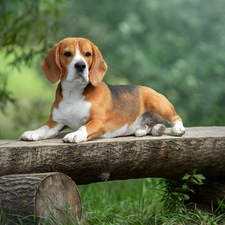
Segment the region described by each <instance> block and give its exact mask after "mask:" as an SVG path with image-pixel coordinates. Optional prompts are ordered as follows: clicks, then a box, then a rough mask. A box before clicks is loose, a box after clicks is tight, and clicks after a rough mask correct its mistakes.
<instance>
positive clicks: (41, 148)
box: [0, 127, 225, 202]
mask: <svg viewBox="0 0 225 225" xmlns="http://www.w3.org/2000/svg"><path fill="white" fill-rule="evenodd" d="M62 135H63V134H61V136H59V137H57V138H54V139H49V140H43V141H37V142H25V141H10V140H8V141H7V140H2V141H0V156H1V157H0V165H1V167H0V175H6V174H15V173H42V172H52V171H59V172H62V173H65V174H67V175H69V176H70V177H71V178H72V179H73V180H74V181H75V182H76V184H89V183H93V182H99V181H106V180H124V179H132V178H145V177H164V178H171V179H175V180H178V181H179V180H181V179H182V177H183V176H184V175H185V173H189V174H192V172H193V170H194V169H197V173H198V174H203V175H204V176H205V177H206V178H207V180H209V181H211V180H212V178H215V179H217V177H220V178H221V177H222V179H224V177H225V127H194V128H187V129H186V133H185V135H183V136H182V137H174V136H171V135H169V129H167V130H166V133H165V134H164V135H163V136H161V137H153V136H151V135H148V136H145V137H134V136H129V137H119V138H113V139H95V140H91V141H88V142H84V143H80V144H73V143H63V142H62ZM201 188H203V186H202V187H201ZM209 188H210V187H209ZM202 190H203V189H202ZM215 190H216V189H215ZM204 192H205V193H204ZM211 192H212V193H214V189H212V190H211ZM221 194H222V193H221ZM202 195H203V196H205V200H206V199H207V202H210V201H211V200H210V199H209V198H208V196H209V195H208V192H206V190H205V191H204V190H203V191H202ZM212 195H213V194H212ZM212 195H211V196H212ZM215 196H216V195H215ZM217 197H220V198H221V199H222V198H223V196H222V195H220V196H217ZM203 200H204V199H203V198H202V201H203ZM205 200H204V201H205Z"/></svg>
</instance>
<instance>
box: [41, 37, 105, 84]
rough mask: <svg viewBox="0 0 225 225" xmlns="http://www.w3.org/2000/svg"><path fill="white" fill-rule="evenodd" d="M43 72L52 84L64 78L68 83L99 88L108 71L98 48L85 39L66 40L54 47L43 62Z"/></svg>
mask: <svg viewBox="0 0 225 225" xmlns="http://www.w3.org/2000/svg"><path fill="white" fill-rule="evenodd" d="M41 66H42V70H43V71H44V74H45V76H46V77H47V79H48V80H49V81H50V82H51V83H56V82H57V81H59V80H60V79H61V78H62V77H65V78H66V80H67V81H68V82H71V83H73V82H80V83H84V84H85V83H88V82H91V84H92V85H93V86H98V85H99V84H100V83H101V81H102V79H103V77H104V75H105V72H106V70H107V65H106V63H105V61H104V60H103V58H102V55H101V53H100V51H99V50H98V47H97V46H95V45H94V44H93V43H91V42H90V41H89V40H87V39H84V38H66V39H64V40H62V41H60V42H59V43H58V44H56V45H54V46H53V48H52V49H51V50H50V52H49V53H48V55H47V56H46V57H45V59H44V60H43V62H42V64H41Z"/></svg>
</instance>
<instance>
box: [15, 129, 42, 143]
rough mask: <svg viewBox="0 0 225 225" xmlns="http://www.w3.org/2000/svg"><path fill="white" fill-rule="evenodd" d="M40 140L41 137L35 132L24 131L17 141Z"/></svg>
mask: <svg viewBox="0 0 225 225" xmlns="http://www.w3.org/2000/svg"><path fill="white" fill-rule="evenodd" d="M41 139H42V135H41V134H40V133H39V132H36V131H26V132H24V133H23V134H22V135H21V136H20V137H19V139H18V140H19V141H38V140H41Z"/></svg>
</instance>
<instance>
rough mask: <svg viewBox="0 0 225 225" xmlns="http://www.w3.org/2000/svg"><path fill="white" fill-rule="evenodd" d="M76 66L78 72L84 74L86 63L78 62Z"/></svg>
mask: <svg viewBox="0 0 225 225" xmlns="http://www.w3.org/2000/svg"><path fill="white" fill-rule="evenodd" d="M74 66H75V68H76V70H77V71H78V72H83V71H84V70H85V68H86V64H85V63H84V62H77V63H76V64H75V65H74Z"/></svg>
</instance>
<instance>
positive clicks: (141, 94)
mask: <svg viewBox="0 0 225 225" xmlns="http://www.w3.org/2000/svg"><path fill="white" fill-rule="evenodd" d="M41 65H42V69H43V72H44V74H45V76H46V78H47V79H48V80H49V81H50V82H51V83H56V82H58V81H59V80H60V82H59V84H58V87H57V90H56V97H55V102H54V103H53V105H52V108H51V115H50V118H49V120H48V121H47V123H46V124H45V125H44V126H42V127H40V128H39V129H37V130H34V131H27V132H25V133H23V134H22V136H21V137H20V138H19V140H23V141H37V140H41V139H47V138H53V137H55V136H57V135H58V134H59V132H60V131H61V130H63V129H64V128H66V127H69V128H71V129H72V130H74V132H71V133H69V134H67V135H65V136H64V138H63V141H64V142H75V143H79V142H84V141H87V140H90V139H92V138H95V137H100V138H112V137H118V136H127V135H135V136H139V137H140V136H145V135H147V134H152V135H154V136H159V135H162V134H163V133H164V131H165V126H164V125H163V124H164V123H165V122H166V121H167V122H169V123H170V124H171V126H172V129H171V135H175V136H181V135H183V134H184V133H185V128H184V126H183V123H182V119H181V118H180V117H179V116H178V115H177V113H176V111H175V109H174V107H173V105H172V104H171V103H170V102H169V101H168V100H167V99H166V98H165V97H164V96H163V95H161V94H159V93H157V92H156V91H154V90H153V89H151V88H148V87H143V86H134V85H108V84H106V83H104V82H102V79H103V77H104V75H105V73H106V70H107V65H106V63H105V61H104V60H103V58H102V55H101V53H100V51H99V49H98V48H97V47H96V46H95V45H94V44H93V43H92V42H90V41H89V40H87V39H84V38H66V39H64V40H62V41H60V42H59V43H58V44H56V45H54V46H53V48H52V49H51V50H50V52H49V53H48V55H47V56H46V57H45V59H44V60H43V62H42V64H41Z"/></svg>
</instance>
